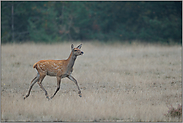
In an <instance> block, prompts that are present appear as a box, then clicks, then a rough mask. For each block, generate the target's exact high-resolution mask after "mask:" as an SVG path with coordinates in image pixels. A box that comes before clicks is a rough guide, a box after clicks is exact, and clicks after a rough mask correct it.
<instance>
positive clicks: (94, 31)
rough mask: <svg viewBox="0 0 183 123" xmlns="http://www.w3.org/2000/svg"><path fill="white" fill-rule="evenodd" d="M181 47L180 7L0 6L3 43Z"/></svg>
mask: <svg viewBox="0 0 183 123" xmlns="http://www.w3.org/2000/svg"><path fill="white" fill-rule="evenodd" d="M64 40H83V41H86V40H87V41H89V40H99V41H115V40H118V41H127V40H128V41H131V40H141V41H148V42H157V41H160V42H169V41H174V42H176V43H180V44H181V43H182V1H168V2H164V1H163V2H159V1H156V2H140V1H139V2H123V1H118V2H111V1H105V2H104V1H100V2H91V1H88V2H77V1H74V2H71V1H68V2H67V1H56V2H52V1H51V2H49V1H46V2H44V1H42V2H40V1H39V2H36V1H26V2H25V1H18V2H16V1H13V2H12V1H1V41H2V43H8V42H25V41H34V42H40V41H42V42H59V41H64Z"/></svg>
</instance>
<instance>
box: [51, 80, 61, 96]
mask: <svg viewBox="0 0 183 123" xmlns="http://www.w3.org/2000/svg"><path fill="white" fill-rule="evenodd" d="M60 82H61V77H57V89H56V91H55V93H54V94H53V96H52V97H51V98H50V99H52V98H53V97H54V96H55V95H56V93H57V92H58V90H59V89H60Z"/></svg>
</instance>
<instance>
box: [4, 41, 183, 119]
mask: <svg viewBox="0 0 183 123" xmlns="http://www.w3.org/2000/svg"><path fill="white" fill-rule="evenodd" d="M77 45H79V43H74V46H77ZM70 46H71V43H61V44H52V45H48V44H34V43H26V44H14V45H13V44H4V45H2V46H1V48H2V49H1V51H2V52H1V58H2V70H1V71H2V83H1V120H2V121H124V122H125V121H152V122H156V121H182V118H180V119H179V118H178V117H166V116H165V115H164V114H167V112H168V107H167V106H170V105H172V106H174V107H177V105H178V104H181V100H182V91H181V90H182V82H181V50H182V49H181V46H178V45H177V46H160V45H149V44H146V45H145V44H135V43H133V44H131V45H129V44H120V43H116V44H110V45H109V44H99V43H83V46H82V48H81V50H82V51H83V52H84V55H82V56H78V57H77V59H76V62H75V65H74V71H73V73H72V75H73V76H74V77H75V78H76V79H77V81H78V84H79V86H80V88H81V91H82V97H79V96H78V90H77V87H76V85H75V84H74V83H73V82H72V81H70V80H69V79H67V78H64V79H62V84H61V90H60V91H59V92H58V93H57V95H56V96H55V97H54V98H53V99H52V100H50V101H48V100H47V99H46V98H45V95H44V92H43V91H42V90H41V88H40V87H39V86H38V84H37V83H36V84H35V85H34V87H33V89H32V91H31V94H30V96H29V97H28V98H27V99H26V100H24V99H23V96H25V94H27V91H28V89H29V86H30V82H31V80H32V79H33V78H34V77H35V76H36V74H37V72H36V70H35V69H33V67H32V66H33V64H34V63H35V62H37V61H39V60H42V59H67V58H68V56H69V54H70V52H71V48H70ZM56 81H57V80H56V78H55V77H49V76H47V77H45V79H44V80H43V86H44V87H45V89H46V90H47V91H48V95H49V96H51V95H52V94H53V93H54V92H55V90H56V87H57V82H56Z"/></svg>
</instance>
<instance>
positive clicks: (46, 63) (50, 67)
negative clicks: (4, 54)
mask: <svg viewBox="0 0 183 123" xmlns="http://www.w3.org/2000/svg"><path fill="white" fill-rule="evenodd" d="M81 46H82V44H80V45H79V46H77V47H76V48H74V45H73V44H71V53H70V55H69V57H68V59H66V60H40V61H38V62H36V63H35V64H34V65H33V68H36V70H37V76H36V77H35V78H34V79H33V80H32V81H31V85H30V87H29V91H28V93H27V95H26V96H24V99H26V98H27V97H28V96H29V95H30V92H31V89H32V87H33V86H34V84H35V83H36V82H37V83H38V85H39V86H40V88H41V89H42V90H43V91H44V92H45V96H46V98H47V99H48V100H50V99H52V98H53V97H54V96H55V95H56V93H57V92H58V91H59V89H60V83H61V79H62V78H65V77H67V78H68V79H70V80H71V81H73V82H74V83H75V84H76V86H77V88H78V94H79V96H80V97H82V94H81V90H80V88H79V86H78V82H77V80H76V79H75V78H74V77H73V76H72V75H71V73H72V72H73V66H74V63H75V60H76V58H77V56H79V55H82V54H84V52H82V51H81V50H80V49H81ZM46 75H48V76H56V78H57V88H56V91H55V93H54V94H53V96H51V97H50V98H49V96H48V93H47V91H46V90H45V88H44V87H43V85H42V81H43V79H44V78H45V76H46Z"/></svg>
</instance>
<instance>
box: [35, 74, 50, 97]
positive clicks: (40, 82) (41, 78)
mask: <svg viewBox="0 0 183 123" xmlns="http://www.w3.org/2000/svg"><path fill="white" fill-rule="evenodd" d="M45 76H46V75H41V76H40V78H39V81H38V82H37V83H38V85H39V86H40V88H41V89H42V90H43V91H44V92H45V96H46V98H47V99H48V100H49V97H48V93H47V91H46V89H45V88H44V87H43V85H42V81H43V79H44V77H45Z"/></svg>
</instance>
